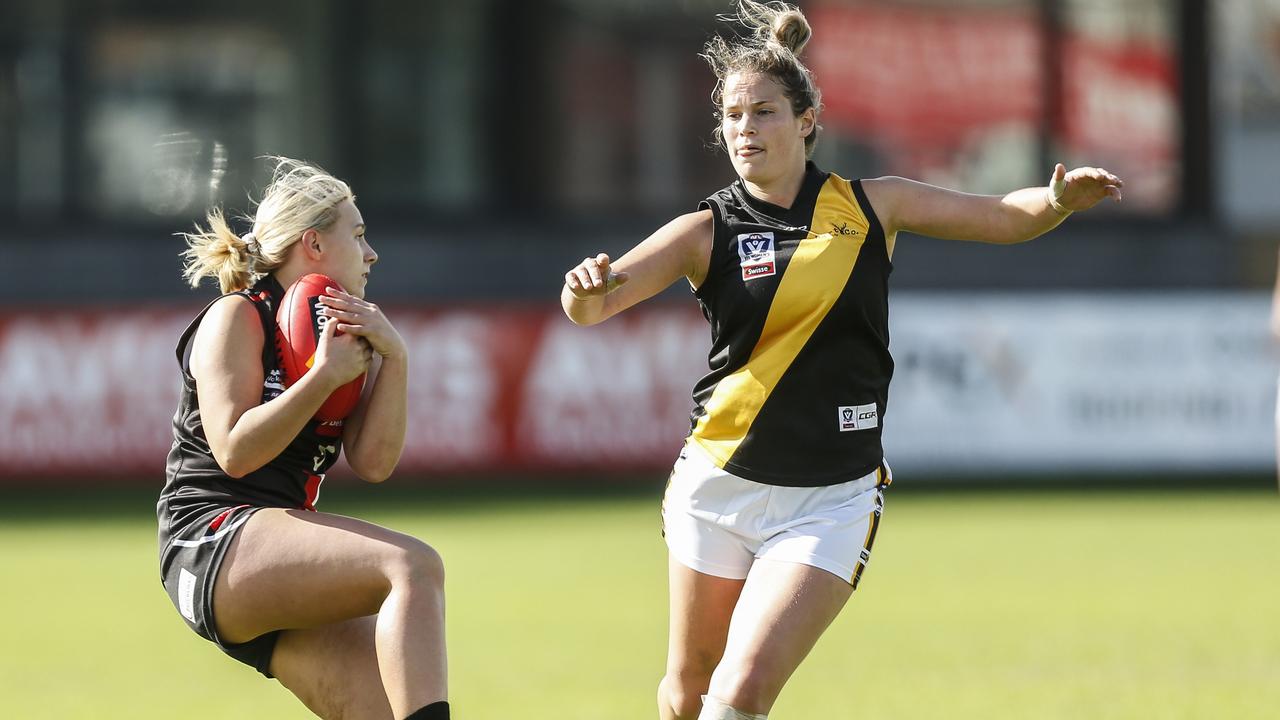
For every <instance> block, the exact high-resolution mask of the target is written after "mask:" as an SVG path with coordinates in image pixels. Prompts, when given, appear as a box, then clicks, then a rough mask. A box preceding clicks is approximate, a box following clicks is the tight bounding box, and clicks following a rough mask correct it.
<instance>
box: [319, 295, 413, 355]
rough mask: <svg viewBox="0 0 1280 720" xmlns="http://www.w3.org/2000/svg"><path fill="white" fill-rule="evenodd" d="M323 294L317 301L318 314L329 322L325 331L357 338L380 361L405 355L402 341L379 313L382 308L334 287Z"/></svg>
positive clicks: (388, 321) (389, 322)
mask: <svg viewBox="0 0 1280 720" xmlns="http://www.w3.org/2000/svg"><path fill="white" fill-rule="evenodd" d="M325 292H326V293H327V294H326V295H321V296H320V298H319V302H320V306H321V307H320V310H319V311H318V312H319V313H320V314H321V315H323V316H325V317H327V318H329V322H328V324H327V325H326V329H327V328H328V325H334V326H336V328H335V329H336V330H338V331H340V332H343V333H346V334H350V335H353V336H355V337H357V338H361V339H363V340H364V341H365V342H366V343H367V344H368V345H369V347H371V348H373V351H374V352H376V353H378V354H379V355H381V356H382V357H384V358H385V357H392V356H397V357H406V356H407V355H408V350H407V349H406V347H405V343H404V338H402V337H400V333H399V332H398V331H397V330H396V329H395V327H394V326H392V324H391V321H390V320H388V319H387V316H386V315H384V314H383V313H382V308H380V307H378V306H377V305H375V304H374V303H371V302H369V301H368V300H364V299H361V298H358V297H356V296H355V295H351V294H350V293H345V292H343V291H341V290H339V289H337V288H335V287H327V288H325ZM340 338H341V336H339V338H335V339H340Z"/></svg>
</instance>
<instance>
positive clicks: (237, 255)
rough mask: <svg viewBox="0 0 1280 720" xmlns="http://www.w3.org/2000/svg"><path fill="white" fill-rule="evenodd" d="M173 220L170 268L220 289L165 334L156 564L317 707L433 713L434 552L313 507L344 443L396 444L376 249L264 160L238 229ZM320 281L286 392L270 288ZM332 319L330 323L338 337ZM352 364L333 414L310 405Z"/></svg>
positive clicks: (299, 168)
mask: <svg viewBox="0 0 1280 720" xmlns="http://www.w3.org/2000/svg"><path fill="white" fill-rule="evenodd" d="M208 221H209V229H208V230H207V231H204V230H201V229H199V228H197V232H195V233H194V234H187V235H186V237H187V240H188V243H189V245H190V249H189V250H188V251H187V252H186V253H185V255H186V258H187V264H186V269H185V272H184V275H185V277H186V278H187V279H188V280H190V282H191V284H192V285H193V286H196V285H198V284H199V282H200V280H201V279H202V278H204V277H214V278H217V280H218V282H219V284H220V285H221V288H222V292H223V293H224V294H223V295H222V296H221V297H219V298H218V299H216V300H214V301H213V302H212V303H210V304H209V305H208V307H206V308H205V309H204V311H203V312H201V313H200V314H199V315H198V316H197V317H196V319H195V320H194V321H193V322H192V323H191V325H190V327H188V328H187V330H186V332H185V333H183V335H182V338H181V340H179V342H178V362H179V364H180V365H181V368H182V379H183V388H182V398H181V401H180V404H179V406H178V412H177V415H176V416H175V418H174V443H173V448H172V449H171V450H170V452H169V460H168V470H167V480H166V482H165V487H164V491H163V492H162V494H161V495H160V501H159V503H158V505H157V514H158V516H159V521H160V569H161V577H162V578H163V581H164V586H165V589H166V590H167V591H168V593H169V597H170V599H172V600H173V603H174V605H175V606H176V607H177V608H178V611H179V612H180V613H181V614H182V616H183V617H184V618H185V619H186V621H187V624H188V625H190V626H191V628H192V629H193V630H195V631H196V632H197V633H199V634H200V635H201V636H202V637H204V638H206V639H208V640H210V641H212V642H214V643H215V644H217V645H218V647H220V648H221V649H222V650H223V652H225V653H227V654H228V655H230V656H231V657H233V658H235V659H237V660H239V661H241V662H243V663H245V664H248V665H250V666H252V667H254V668H257V669H258V671H260V672H261V673H263V674H264V675H266V676H267V677H273V676H274V677H275V678H277V679H278V680H279V681H280V683H281V684H282V685H284V686H285V687H287V688H288V689H289V690H290V691H292V692H293V693H294V694H295V695H297V696H298V698H299V699H300V700H302V702H303V703H304V704H306V706H307V707H308V708H310V709H311V710H312V711H313V712H315V713H316V714H317V715H320V716H322V717H359V718H396V719H399V718H406V717H408V718H417V719H423V718H425V719H430V720H439V719H442V718H443V719H447V718H448V717H449V705H448V703H447V702H446V663H445V641H444V584H443V582H444V568H443V565H442V563H441V560H440V556H439V555H438V554H436V552H435V551H434V550H432V549H431V548H430V547H428V546H427V545H425V544H423V543H422V542H420V541H418V540H416V539H414V538H412V537H409V536H407V535H402V534H400V533H397V532H392V531H391V530H387V529H384V528H381V527H378V526H377V525H372V524H369V523H366V522H362V521H360V520H355V519H352V518H347V517H340V516H337V515H329V514H326V513H320V512H316V511H315V502H316V498H317V495H318V493H319V488H320V481H321V480H322V478H323V477H324V472H325V471H326V470H328V469H329V467H330V466H331V465H332V464H333V463H334V462H335V461H336V460H337V457H338V453H339V451H340V449H341V448H342V447H343V446H344V445H345V446H346V452H347V460H348V462H349V463H350V465H351V468H352V469H353V470H354V471H355V472H356V474H357V475H359V476H360V477H361V478H363V479H365V480H367V481H369V482H381V481H382V480H385V479H386V478H387V477H388V476H389V475H390V474H391V472H392V470H393V469H394V468H395V466H396V463H397V462H398V461H399V458H400V452H401V450H402V449H403V447H404V433H405V401H406V378H407V374H406V371H407V362H408V358H407V351H406V348H405V344H404V341H403V340H402V339H401V338H400V335H399V333H397V332H396V330H395V328H394V327H392V325H391V323H390V322H388V321H387V318H386V316H384V315H383V313H382V311H381V310H380V309H379V308H378V306H377V305H374V304H372V303H370V302H367V301H365V300H364V299H363V298H364V288H365V283H366V281H367V280H368V276H369V269H370V266H371V265H373V263H374V262H375V261H377V259H378V255H377V253H375V252H374V251H373V248H371V247H370V246H369V243H368V241H367V240H366V239H365V226H364V220H363V219H362V218H361V216H360V211H359V210H358V209H357V208H356V206H355V197H354V196H353V195H352V194H351V190H350V188H348V187H347V184H346V183H344V182H342V181H341V180H338V179H336V178H334V177H332V176H330V175H328V174H327V173H325V172H324V171H323V170H320V169H319V168H316V167H313V166H310V165H307V164H304V163H300V162H297V161H293V160H288V159H284V158H281V159H279V161H278V165H277V167H276V169H275V173H274V176H273V178H272V181H271V185H270V186H269V187H267V188H266V190H265V191H264V193H263V197H262V201H261V202H260V203H259V205H258V208H257V212H256V214H255V217H254V218H253V231H252V232H251V233H249V234H248V235H246V236H245V237H243V238H242V237H237V236H236V234H235V233H234V232H232V231H231V230H230V228H229V227H228V226H227V222H226V220H225V219H224V218H223V216H222V213H221V211H219V210H216V209H215V210H213V211H212V212H210V213H209V216H208ZM309 273H321V274H323V275H327V276H328V277H330V278H332V279H333V280H334V281H336V282H337V283H338V284H340V285H341V286H342V287H343V288H345V290H346V292H341V291H338V290H337V289H336V288H333V289H330V292H331V293H332V296H331V297H324V298H322V299H321V301H320V302H321V303H323V309H322V310H321V312H322V313H323V314H324V315H326V316H328V318H329V320H330V321H329V322H328V323H327V324H326V325H325V329H324V331H323V333H322V334H321V336H320V340H319V346H318V348H317V350H316V356H315V364H314V366H313V367H312V368H311V370H310V371H309V372H307V373H306V374H305V375H304V376H303V377H302V378H301V379H299V380H298V381H297V382H296V383H294V384H293V385H292V386H291V387H289V388H287V389H286V388H284V386H283V385H282V384H281V374H280V370H279V367H278V362H277V359H276V349H275V331H276V325H275V316H276V308H277V307H278V305H279V303H280V301H281V298H282V296H283V294H284V288H287V287H289V286H290V285H291V284H292V283H293V282H294V281H295V280H297V279H298V278H300V277H302V276H303V275H306V274H309ZM337 331H341V332H342V333H343V334H341V335H338V334H336V333H337ZM365 372H367V373H368V376H367V381H366V383H365V390H364V393H363V396H362V397H361V399H360V402H359V404H358V405H357V406H356V408H355V410H354V411H353V412H352V413H351V414H350V416H348V417H347V418H346V419H345V422H343V421H338V422H321V421H318V420H316V419H314V418H313V416H314V415H315V414H316V411H317V410H318V409H319V408H320V405H321V403H323V402H324V401H325V399H326V398H328V396H329V395H330V394H331V393H332V392H333V391H334V390H335V389H337V388H339V387H341V386H342V385H344V384H346V383H348V382H350V381H352V380H353V379H355V378H356V377H358V376H359V375H360V374H361V373H365Z"/></svg>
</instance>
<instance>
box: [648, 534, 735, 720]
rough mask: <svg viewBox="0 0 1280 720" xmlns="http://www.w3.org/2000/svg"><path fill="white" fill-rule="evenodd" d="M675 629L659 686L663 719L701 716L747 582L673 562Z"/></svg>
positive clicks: (684, 719) (673, 624)
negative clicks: (740, 595)
mask: <svg viewBox="0 0 1280 720" xmlns="http://www.w3.org/2000/svg"><path fill="white" fill-rule="evenodd" d="M668 564H669V570H668V575H669V578H670V580H669V583H670V596H671V627H670V637H669V640H668V645H667V673H666V676H665V677H663V678H662V683H661V684H660V685H659V686H658V716H659V717H660V718H661V719H662V720H696V718H697V717H698V713H699V712H700V711H701V709H702V696H703V695H704V694H706V692H707V688H708V687H710V683H711V674H712V672H713V671H714V670H715V667H716V664H717V663H719V662H720V657H721V655H723V654H724V647H725V641H726V639H727V637H728V634H729V620H730V618H731V617H733V606H734V604H735V603H737V602H738V594H739V593H741V592H742V585H743V582H744V581H743V580H729V579H726V578H721V577H715V576H714V575H706V574H703V573H700V572H696V571H694V570H690V569H689V568H688V567H686V566H684V565H682V564H680V562H679V561H677V560H676V559H675V558H671V559H670V560H669V561H668Z"/></svg>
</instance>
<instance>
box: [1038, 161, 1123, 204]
mask: <svg viewBox="0 0 1280 720" xmlns="http://www.w3.org/2000/svg"><path fill="white" fill-rule="evenodd" d="M1123 187H1124V181H1123V180H1121V179H1120V178H1119V176H1117V175H1113V174H1111V173H1110V172H1107V171H1106V170H1104V169H1103V168H1096V167H1080V168H1076V169H1074V170H1072V171H1070V172H1067V168H1066V166H1065V165H1063V164H1062V163H1058V164H1057V166H1056V167H1054V169H1053V175H1052V176H1051V177H1050V178H1049V197H1050V204H1051V205H1053V206H1054V209H1055V210H1058V211H1059V212H1063V213H1066V212H1074V211H1077V210H1088V209H1089V208H1091V207H1093V206H1094V205H1097V204H1098V203H1100V202H1102V200H1103V198H1107V197H1110V198H1112V199H1113V200H1115V201H1116V202H1120V200H1121V193H1120V189H1121V188H1123Z"/></svg>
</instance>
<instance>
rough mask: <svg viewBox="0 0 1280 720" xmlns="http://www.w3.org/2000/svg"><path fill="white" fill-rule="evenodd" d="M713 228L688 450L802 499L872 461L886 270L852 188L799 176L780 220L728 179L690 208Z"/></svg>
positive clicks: (814, 171) (701, 294) (881, 379)
mask: <svg viewBox="0 0 1280 720" xmlns="http://www.w3.org/2000/svg"><path fill="white" fill-rule="evenodd" d="M698 207H699V209H703V208H706V209H710V210H711V212H712V214H713V215H714V216H715V240H714V244H713V246H712V250H711V262H710V265H709V267H708V270H707V277H706V279H705V280H704V281H703V282H702V284H701V286H699V287H698V289H697V290H696V291H694V295H695V296H696V297H697V298H698V301H699V303H700V304H701V306H702V312H703V314H704V315H705V316H706V318H707V320H708V321H709V322H710V323H711V351H710V354H709V357H708V364H709V366H710V372H709V373H707V375H706V376H705V377H703V378H702V379H701V380H700V381H699V382H698V384H697V385H696V386H695V387H694V391H693V399H694V410H693V414H692V429H691V432H690V440H691V441H692V442H694V443H697V444H698V446H700V447H701V448H702V449H703V450H705V451H706V452H707V454H708V455H710V456H711V458H712V459H713V460H714V461H715V463H716V464H717V465H718V466H719V467H721V468H723V469H725V470H727V471H729V472H732V473H734V474H735V475H739V476H741V477H744V478H746V479H748V480H752V481H755V482H760V483H766V484H770V485H787V486H795V487H816V486H822V485H835V484H838V483H842V482H847V481H850V480H855V479H857V478H859V477H862V476H863V475H866V474H868V473H870V472H872V471H873V470H875V469H876V468H877V467H878V466H879V465H880V464H881V462H882V461H883V459H884V458H883V449H882V446H881V444H880V430H881V425H882V422H883V419H884V414H885V407H886V403H887V402H888V393H889V379H890V377H891V376H892V375H893V359H892V358H891V357H890V356H889V304H888V287H889V273H890V271H891V270H892V267H891V265H890V263H889V254H888V249H887V247H886V244H885V237H884V230H883V228H882V227H881V226H880V222H879V220H878V219H877V218H876V216H875V213H874V211H873V210H872V208H871V204H870V203H869V202H867V197H866V195H865V193H864V192H863V190H862V183H861V181H858V180H855V181H853V182H850V181H848V180H845V179H843V178H841V177H839V176H837V175H834V174H829V173H825V172H822V171H821V170H819V169H818V168H817V167H815V166H814V165H813V163H809V164H808V165H807V166H806V169H805V176H804V181H803V183H802V185H801V188H800V193H799V194H798V195H797V196H796V199H795V202H794V203H793V204H792V206H791V207H790V208H782V207H779V206H777V205H772V204H770V203H768V202H765V201H763V200H759V199H757V198H755V197H752V196H751V195H750V194H749V193H748V192H747V190H746V188H745V187H744V186H743V184H742V181H741V180H739V181H737V182H735V183H734V184H733V185H730V186H729V187H727V188H725V189H723V190H721V191H720V192H718V193H716V194H715V195H712V196H711V197H709V198H707V199H706V200H704V201H703V202H702V203H701V204H700V205H699V206H698Z"/></svg>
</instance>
